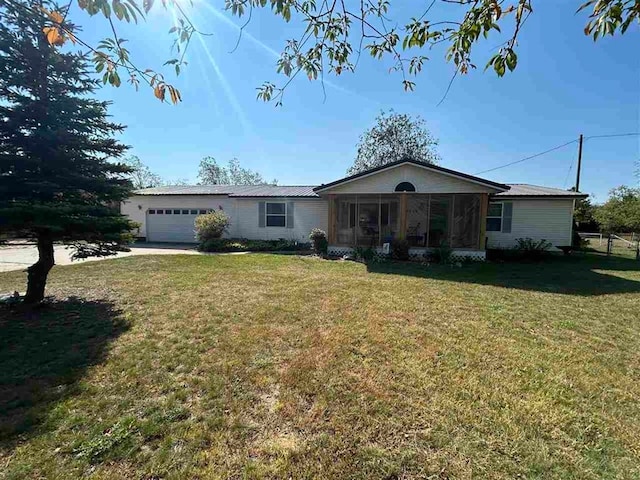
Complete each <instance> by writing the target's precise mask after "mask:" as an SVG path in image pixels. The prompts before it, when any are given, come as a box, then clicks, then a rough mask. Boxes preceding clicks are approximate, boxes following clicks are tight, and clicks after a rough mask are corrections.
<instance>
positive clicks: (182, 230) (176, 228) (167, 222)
mask: <svg viewBox="0 0 640 480" xmlns="http://www.w3.org/2000/svg"><path fill="white" fill-rule="evenodd" d="M210 211H211V210H209V209H191V208H190V209H183V208H151V209H149V210H147V219H146V220H147V222H146V223H147V240H148V241H150V242H173V243H195V242H196V239H195V233H194V227H193V224H194V222H195V219H196V217H197V216H198V215H200V214H203V213H207V212H210Z"/></svg>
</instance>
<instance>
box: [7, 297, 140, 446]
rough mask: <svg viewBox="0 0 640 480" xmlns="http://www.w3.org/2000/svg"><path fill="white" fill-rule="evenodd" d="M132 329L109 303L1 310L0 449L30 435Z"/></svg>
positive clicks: (59, 303) (56, 303)
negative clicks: (51, 409)
mask: <svg viewBox="0 0 640 480" xmlns="http://www.w3.org/2000/svg"><path fill="white" fill-rule="evenodd" d="M127 328H128V325H127V323H126V322H125V321H124V320H123V319H122V318H121V316H120V312H119V311H118V310H116V309H115V308H114V305H113V304H112V303H111V302H108V301H99V300H90V301H89V300H83V299H79V298H73V297H72V298H69V299H67V300H63V301H54V302H52V303H50V304H45V305H43V306H42V307H39V308H36V309H27V308H26V307H23V306H20V305H17V306H16V305H14V306H13V308H10V307H9V306H7V305H0V446H8V444H10V443H11V442H13V441H15V440H16V439H17V436H18V435H20V436H22V435H25V434H29V433H31V432H32V431H33V430H34V429H35V428H36V427H37V426H38V425H40V423H41V422H42V421H43V420H44V418H45V417H46V414H47V412H48V411H49V408H51V407H52V406H53V405H54V404H55V403H56V402H58V401H60V400H62V399H64V398H66V397H68V396H71V395H73V394H74V392H75V391H76V389H77V382H78V380H79V379H80V378H81V377H82V376H83V375H84V373H85V372H86V370H87V368H88V367H90V366H91V365H95V364H98V363H100V362H101V361H102V360H103V359H104V358H105V355H106V353H107V351H108V346H109V344H110V342H111V341H112V340H114V339H115V338H117V337H118V336H119V335H120V334H122V333H123V332H124V331H126V330H127Z"/></svg>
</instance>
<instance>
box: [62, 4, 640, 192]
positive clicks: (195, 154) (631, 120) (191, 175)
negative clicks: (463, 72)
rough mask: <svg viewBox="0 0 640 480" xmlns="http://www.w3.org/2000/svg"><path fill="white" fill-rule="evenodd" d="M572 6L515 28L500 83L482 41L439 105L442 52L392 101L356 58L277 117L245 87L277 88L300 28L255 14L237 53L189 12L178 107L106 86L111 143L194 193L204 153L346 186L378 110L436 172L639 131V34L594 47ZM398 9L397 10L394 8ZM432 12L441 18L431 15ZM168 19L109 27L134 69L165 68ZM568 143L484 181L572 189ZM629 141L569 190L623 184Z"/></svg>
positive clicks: (395, 81) (289, 95)
mask: <svg viewBox="0 0 640 480" xmlns="http://www.w3.org/2000/svg"><path fill="white" fill-rule="evenodd" d="M579 3H580V2H578V1H573V0H563V1H558V2H540V3H539V4H536V5H535V8H536V11H535V12H534V15H532V16H531V17H530V19H529V20H528V22H527V23H526V25H525V27H524V30H523V32H522V36H521V37H520V44H519V48H518V53H519V64H518V68H517V69H516V71H515V72H514V73H512V74H507V75H506V76H505V77H503V78H498V77H496V76H495V74H493V73H492V72H490V71H486V72H484V64H485V63H486V60H487V59H488V57H489V56H490V53H491V51H492V49H493V48H495V46H496V45H498V44H499V43H501V42H502V41H503V40H504V39H503V38H501V37H499V36H494V37H492V38H490V39H489V40H487V41H485V42H484V43H483V44H481V45H480V46H479V48H478V51H477V53H476V57H475V61H476V64H477V65H478V69H477V70H475V71H472V72H471V73H470V74H469V75H467V76H463V77H459V78H457V79H456V81H455V82H454V84H453V86H452V88H451V91H450V92H449V94H448V96H447V97H446V99H445V101H444V102H443V103H442V104H441V105H439V106H438V102H439V101H440V99H441V98H442V96H443V94H444V92H445V90H446V87H447V84H448V82H449V80H450V78H451V75H452V74H453V66H452V65H451V64H447V63H446V62H445V61H444V60H443V58H444V51H443V50H434V51H430V52H427V55H428V56H429V57H430V58H431V60H430V61H429V62H428V63H427V64H426V66H425V68H424V70H423V73H422V74H420V75H419V76H418V77H417V78H416V82H417V88H416V91H415V92H412V93H407V92H404V91H403V89H402V86H401V83H400V82H401V77H400V75H399V74H396V73H389V63H386V62H379V61H375V60H373V59H371V58H368V57H367V56H365V55H363V57H362V59H361V61H360V64H359V67H358V70H357V72H356V73H355V74H346V75H342V76H340V77H335V76H331V77H327V79H328V80H329V81H330V85H325V88H326V98H325V97H324V95H323V92H322V86H321V84H320V83H319V82H310V81H308V80H307V79H306V78H304V77H303V76H300V78H299V80H296V81H295V82H294V83H293V84H292V85H291V86H290V87H289V89H288V90H287V92H286V95H285V98H284V106H283V107H278V108H276V107H274V104H272V103H263V102H261V101H258V100H256V87H258V86H259V85H260V84H262V82H264V81H267V80H269V81H274V83H278V82H279V81H281V80H282V79H283V77H279V76H278V75H277V74H276V71H275V62H276V58H277V57H276V54H277V52H278V51H280V50H281V49H282V47H283V45H284V42H285V40H286V39H288V38H294V37H296V36H297V35H296V34H297V32H298V31H299V24H295V23H292V24H286V23H284V22H283V21H282V20H280V19H279V18H277V17H275V16H274V15H273V14H271V12H270V11H269V10H268V9H265V10H263V11H257V12H254V15H253V18H252V21H251V23H250V24H249V26H248V27H247V29H246V32H247V33H248V35H245V36H244V37H243V38H242V40H241V42H240V45H239V47H238V48H237V50H236V51H235V52H233V53H230V51H231V50H232V49H233V47H234V45H235V43H236V41H237V34H238V30H237V26H235V25H238V24H240V21H239V20H238V19H237V18H233V17H231V16H230V15H229V14H227V13H226V12H225V11H224V10H223V7H224V2H222V1H218V0H216V1H213V0H209V1H208V3H207V4H203V3H202V2H200V3H199V2H196V3H195V5H194V7H193V9H192V10H191V11H192V15H193V19H194V21H195V22H196V23H197V25H198V27H199V28H200V29H201V30H202V31H205V32H211V33H213V35H212V36H207V37H202V38H201V41H199V40H197V39H194V42H193V43H192V46H191V47H190V49H189V51H188V55H187V59H188V61H189V65H188V67H187V68H186V69H185V70H184V72H183V74H181V75H180V76H179V77H178V78H175V76H173V75H171V74H168V79H169V80H170V81H171V82H173V83H174V84H175V85H176V86H178V88H179V89H180V90H181V93H182V97H183V100H184V101H183V102H182V103H181V104H180V105H178V106H171V105H166V104H165V105H163V104H161V103H160V102H158V101H157V100H156V99H155V98H154V97H153V96H152V94H151V92H150V91H149V90H147V89H144V88H142V87H141V90H140V91H139V92H136V91H135V90H134V89H133V88H131V87H130V86H129V85H126V84H123V85H122V86H121V87H120V88H119V89H115V88H104V89H102V90H101V91H100V93H99V95H100V96H101V97H102V98H106V99H109V100H112V101H113V102H114V104H113V106H112V108H111V110H110V111H111V113H112V115H113V118H114V120H116V121H118V122H121V123H123V124H125V125H128V129H127V131H126V133H125V134H124V136H123V141H124V142H126V143H127V144H129V145H131V146H132V149H131V153H132V154H135V155H138V156H139V157H140V158H141V159H142V160H143V161H144V162H145V163H146V164H148V165H149V166H150V168H151V169H152V170H153V171H155V172H156V173H159V174H160V175H162V176H163V177H165V178H167V179H170V180H172V179H173V180H175V179H182V178H185V179H189V180H190V181H192V182H195V180H196V175H197V169H198V163H199V161H200V159H201V158H202V157H203V156H206V155H211V156H213V157H215V158H216V159H217V160H218V161H219V162H226V161H227V160H228V159H230V158H232V157H237V158H238V159H239V160H240V162H241V164H242V165H243V166H245V167H249V168H251V169H254V170H257V171H259V172H261V173H262V174H263V176H264V177H265V178H267V179H271V178H277V179H278V181H279V183H280V184H312V185H313V184H319V183H323V182H329V181H332V180H335V179H337V178H340V177H342V176H344V174H345V171H346V169H347V168H348V167H349V166H350V165H351V163H352V162H353V158H354V156H355V150H356V144H357V141H358V137H359V135H360V134H361V133H362V132H363V131H364V130H365V129H366V128H368V127H369V126H371V125H372V123H373V120H374V118H375V116H376V115H377V114H378V113H379V112H380V111H381V110H382V109H385V110H386V109H391V108H392V109H394V110H395V111H397V112H402V113H410V114H416V115H421V116H422V117H423V118H424V119H425V120H426V121H427V124H428V126H429V128H430V130H431V131H432V133H433V134H434V135H435V136H436V137H437V138H438V139H439V140H440V145H439V152H440V154H441V156H442V162H441V165H442V166H444V167H447V168H452V169H456V170H461V171H463V172H467V173H471V174H474V173H478V172H480V171H483V170H487V169H490V168H493V167H496V166H499V165H502V164H505V163H509V162H512V161H515V160H518V159H521V158H523V157H526V156H529V155H533V154H535V153H538V152H540V151H543V150H547V149H549V148H551V147H554V146H556V145H559V144H562V143H565V142H567V141H570V140H572V139H575V138H577V137H578V135H579V134H580V133H584V134H585V135H586V136H590V135H607V134H617V133H627V132H638V131H640V55H638V53H637V46H638V44H639V40H640V29H638V28H637V25H635V26H633V27H631V28H630V29H629V31H628V32H627V34H626V35H625V36H617V37H613V38H611V37H609V38H605V39H603V40H600V41H598V42H597V43H594V42H593V41H592V40H591V39H590V38H588V37H586V36H585V35H584V34H583V33H582V29H583V27H584V24H585V21H586V20H585V18H586V15H583V14H578V15H576V14H575V10H576V7H577V5H578V4H579ZM396 4H397V5H400V2H399V1H396ZM443 8H444V7H443ZM74 13H75V14H76V16H75V18H76V19H77V21H78V23H81V24H83V25H84V27H85V28H84V33H83V34H81V37H82V38H83V39H85V40H88V41H91V42H95V41H97V40H98V39H100V38H102V37H103V36H105V35H106V34H107V31H106V30H105V25H106V24H105V23H104V21H103V20H100V19H98V18H94V19H87V18H86V16H85V15H84V14H82V13H78V12H74ZM416 13H417V12H415V11H411V10H409V9H407V8H406V5H405V4H404V2H403V6H402V7H400V9H396V10H392V11H391V14H390V15H391V17H392V18H394V19H397V20H398V21H399V22H400V23H404V22H405V21H406V19H408V18H409V17H410V16H411V15H414V14H416ZM170 27H171V17H170V15H168V14H167V13H166V12H162V11H161V9H158V10H157V11H156V12H155V13H153V12H152V14H151V15H150V17H149V18H148V19H147V21H146V22H145V23H144V24H142V25H141V26H139V27H137V28H129V27H127V26H126V25H122V26H121V36H123V37H126V38H128V39H130V41H131V47H130V48H131V50H132V53H133V55H134V58H135V59H136V61H137V63H138V64H139V66H141V67H143V68H146V67H154V68H158V67H160V65H161V64H162V63H163V62H164V61H165V60H167V59H168V58H171V53H170V52H169V47H170V41H171V39H170V37H169V36H168V35H167V30H168V29H169V28H170ZM576 156H577V145H576V144H572V145H570V146H567V147H565V148H563V149H560V150H558V151H556V152H553V153H550V154H548V155H545V156H542V157H538V158H536V159H533V160H530V161H527V162H523V163H520V164H518V165H514V166H512V167H508V168H504V169H500V170H495V171H492V172H490V173H486V174H484V175H483V176H485V177H486V178H489V179H491V180H495V181H499V182H507V183H517V182H521V183H534V184H540V185H546V186H553V187H559V188H568V187H570V186H572V185H573V183H574V181H575V168H576V165H575V159H576ZM639 158H640V138H639V137H625V138H610V139H593V140H588V141H587V142H585V146H584V156H583V172H582V181H581V190H582V191H585V192H587V193H591V194H594V195H595V197H596V200H597V201H603V200H605V199H606V196H607V192H608V190H610V189H611V188H613V187H615V186H618V185H622V184H627V185H629V184H634V183H636V182H637V180H636V179H635V178H634V177H633V171H634V161H636V160H638V159H639Z"/></svg>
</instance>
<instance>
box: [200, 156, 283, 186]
mask: <svg viewBox="0 0 640 480" xmlns="http://www.w3.org/2000/svg"><path fill="white" fill-rule="evenodd" d="M198 183H199V184H200V185H277V184H278V181H277V180H275V179H274V180H272V181H271V182H267V181H265V179H264V178H262V175H261V174H259V173H258V172H254V171H253V170H250V169H248V168H242V167H241V166H240V161H239V160H238V159H237V158H233V159H231V160H229V163H228V164H227V166H226V167H225V166H222V165H218V162H217V161H216V159H215V158H213V157H204V158H203V159H202V160H201V161H200V167H199V168H198Z"/></svg>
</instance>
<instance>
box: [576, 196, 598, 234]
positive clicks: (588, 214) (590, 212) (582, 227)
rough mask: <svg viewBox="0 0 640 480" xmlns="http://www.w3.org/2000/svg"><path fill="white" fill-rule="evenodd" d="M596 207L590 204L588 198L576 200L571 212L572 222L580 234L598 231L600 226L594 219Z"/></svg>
mask: <svg viewBox="0 0 640 480" xmlns="http://www.w3.org/2000/svg"><path fill="white" fill-rule="evenodd" d="M597 209H598V207H597V206H596V205H594V204H593V203H592V202H591V199H590V198H589V197H587V198H580V199H578V200H576V206H575V209H574V210H573V221H574V223H575V225H576V229H577V230H579V231H581V232H596V231H598V230H600V225H599V224H598V221H597V220H596V218H595V214H596V210H597Z"/></svg>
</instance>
